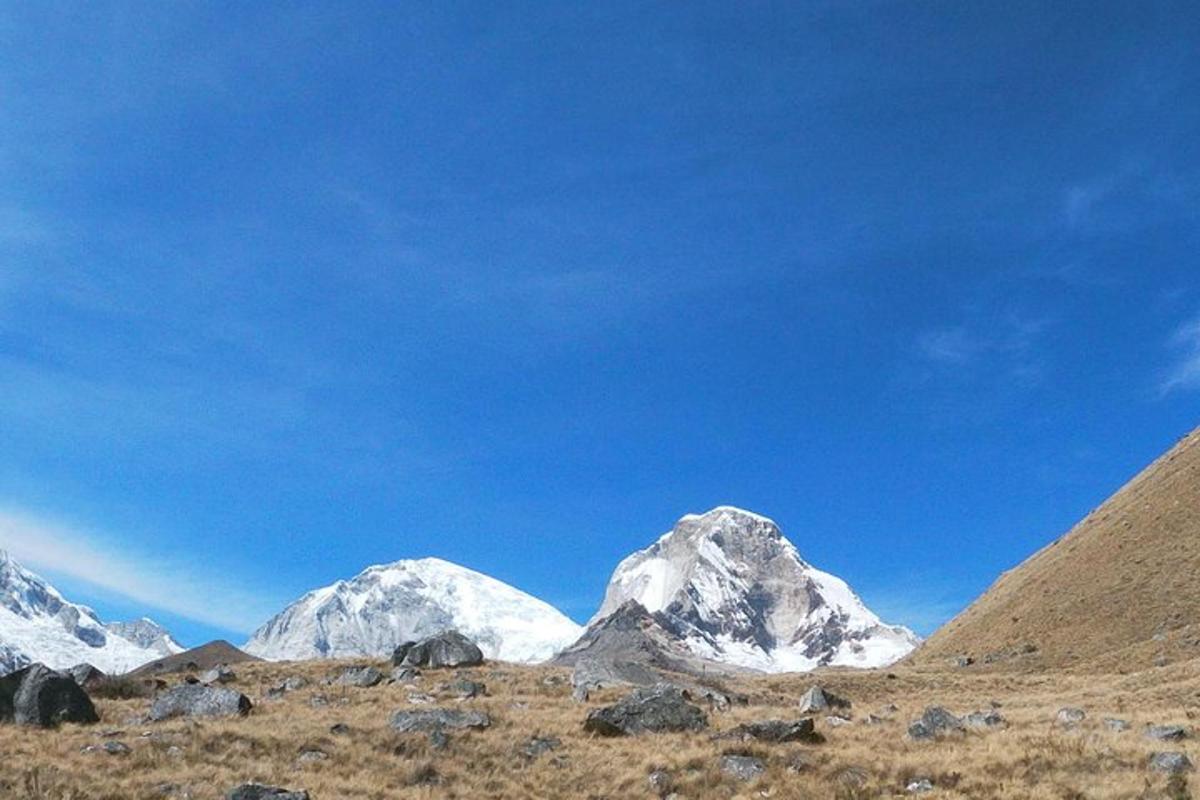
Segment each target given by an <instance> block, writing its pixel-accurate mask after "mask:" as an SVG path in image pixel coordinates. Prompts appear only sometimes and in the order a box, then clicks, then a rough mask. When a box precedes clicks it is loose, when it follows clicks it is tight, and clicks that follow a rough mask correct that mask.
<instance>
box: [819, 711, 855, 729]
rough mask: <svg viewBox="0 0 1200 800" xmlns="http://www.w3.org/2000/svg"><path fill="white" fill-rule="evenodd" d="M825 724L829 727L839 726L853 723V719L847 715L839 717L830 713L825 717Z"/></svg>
mask: <svg viewBox="0 0 1200 800" xmlns="http://www.w3.org/2000/svg"><path fill="white" fill-rule="evenodd" d="M825 724H826V725H828V726H829V727H831V728H840V727H842V726H843V725H853V724H854V721H853V720H851V719H849V718H847V717H840V716H837V715H836V714H832V715H830V716H828V717H826V718H825Z"/></svg>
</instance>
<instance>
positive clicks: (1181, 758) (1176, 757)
mask: <svg viewBox="0 0 1200 800" xmlns="http://www.w3.org/2000/svg"><path fill="white" fill-rule="evenodd" d="M1146 766H1147V768H1148V769H1149V770H1150V771H1151V772H1165V773H1167V774H1169V775H1179V774H1181V773H1184V772H1191V771H1192V769H1193V767H1192V760H1191V759H1190V758H1188V757H1187V755H1186V754H1184V753H1151V754H1150V760H1149V762H1148V763H1147V765H1146Z"/></svg>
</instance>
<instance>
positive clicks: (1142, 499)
mask: <svg viewBox="0 0 1200 800" xmlns="http://www.w3.org/2000/svg"><path fill="white" fill-rule="evenodd" d="M1198 575H1200V430H1198V431H1193V432H1192V433H1191V434H1189V435H1188V436H1187V437H1185V438H1184V439H1183V440H1182V441H1180V442H1179V444H1177V445H1176V446H1175V447H1174V448H1172V449H1171V451H1170V452H1168V453H1167V454H1166V455H1164V456H1163V457H1162V458H1160V459H1159V460H1157V461H1156V462H1154V464H1152V465H1151V466H1150V467H1148V468H1147V469H1146V470H1144V471H1143V472H1142V473H1141V474H1140V475H1138V476H1137V477H1136V478H1134V479H1133V480H1132V481H1130V482H1129V483H1128V484H1127V485H1126V486H1125V487H1124V488H1122V489H1121V490H1120V491H1119V492H1117V494H1115V495H1113V497H1112V498H1111V499H1109V500H1108V501H1107V502H1105V503H1104V505H1102V506H1101V507H1100V508H1098V509H1096V510H1095V511H1093V512H1092V513H1091V514H1089V515H1088V516H1087V518H1086V519H1084V520H1083V521H1082V522H1081V523H1079V524H1078V525H1077V526H1076V527H1075V528H1074V529H1072V530H1071V531H1070V532H1069V533H1068V534H1067V535H1066V536H1064V537H1063V538H1062V539H1060V540H1058V541H1057V542H1055V543H1054V544H1052V545H1050V546H1049V547H1046V548H1044V549H1043V550H1041V551H1040V552H1038V553H1036V554H1035V555H1034V556H1032V557H1031V558H1030V559H1028V560H1027V561H1026V562H1024V563H1023V564H1021V565H1020V566H1019V567H1017V568H1016V569H1013V570H1011V571H1009V572H1007V573H1005V574H1004V575H1002V576H1001V577H1000V579H999V580H997V581H996V583H995V584H994V585H993V586H992V587H991V588H990V589H989V590H988V591H987V592H986V593H984V594H983V595H982V596H981V597H980V598H979V599H978V600H976V601H975V603H973V604H972V605H971V606H970V607H969V608H967V609H966V610H965V611H964V612H963V613H962V614H960V615H959V616H958V617H956V618H955V619H953V620H952V621H951V622H949V623H948V624H947V625H945V626H944V627H943V628H941V629H940V630H939V631H937V633H935V634H934V635H933V636H932V637H930V639H929V641H928V642H927V643H926V644H925V646H924V647H922V648H921V649H920V650H919V651H918V652H917V653H916V654H914V656H913V657H912V660H913V661H914V662H915V663H937V662H945V661H946V660H947V659H950V658H953V657H955V656H958V655H960V654H967V655H971V656H974V657H975V658H976V659H982V657H983V656H985V655H987V654H989V653H1011V652H1012V651H1014V650H1020V649H1021V648H1022V647H1024V646H1025V645H1027V644H1032V645H1035V646H1036V647H1037V648H1038V652H1037V654H1036V655H1033V656H1028V657H1022V658H1017V659H1009V660H1008V661H1007V662H1006V663H1007V664H1008V665H1013V666H1024V667H1030V668H1046V667H1052V668H1078V669H1084V670H1093V669H1097V668H1099V669H1105V670H1121V669H1124V670H1137V669H1144V668H1147V667H1150V666H1152V665H1153V664H1155V663H1162V662H1163V661H1180V660H1187V659H1191V658H1195V657H1197V656H1200V628H1198V627H1197V626H1196V625H1195V624H1193V623H1194V622H1195V621H1197V620H1200V591H1198V589H1200V583H1198V580H1200V579H1198V578H1197V576H1198Z"/></svg>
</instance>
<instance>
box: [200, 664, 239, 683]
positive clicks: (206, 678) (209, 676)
mask: <svg viewBox="0 0 1200 800" xmlns="http://www.w3.org/2000/svg"><path fill="white" fill-rule="evenodd" d="M236 680H237V674H236V673H234V671H233V670H232V669H230V668H229V665H228V664H218V665H217V666H215V667H213V668H212V669H210V670H209V671H208V672H205V673H203V674H201V675H200V682H201V683H204V684H213V683H233V682H234V681H236Z"/></svg>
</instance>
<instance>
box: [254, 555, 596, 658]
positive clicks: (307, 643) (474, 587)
mask: <svg viewBox="0 0 1200 800" xmlns="http://www.w3.org/2000/svg"><path fill="white" fill-rule="evenodd" d="M449 629H455V630H458V631H460V632H462V633H463V634H465V635H466V636H467V637H468V638H470V639H471V640H472V641H474V642H475V643H476V644H477V645H479V647H480V649H482V650H483V652H484V655H486V656H487V657H488V658H493V659H499V660H502V661H516V662H536V661H544V660H545V659H547V658H549V657H550V656H552V655H554V653H556V652H557V651H558V650H560V649H562V648H563V647H565V646H566V645H568V644H570V643H571V642H573V641H575V639H577V638H578V637H579V634H580V632H581V631H582V629H581V628H580V627H579V626H578V625H576V624H575V623H574V622H572V621H571V620H569V619H568V618H567V617H565V616H564V615H563V614H561V613H560V612H558V611H557V610H555V609H554V608H553V607H552V606H550V605H548V604H546V603H544V602H542V601H541V600H538V599H537V598H535V597H531V596H530V595H528V594H525V593H524V592H522V591H519V590H517V589H514V588H513V587H511V586H509V585H508V584H505V583H502V582H500V581H498V580H496V579H494V578H490V577H488V576H487V575H483V574H481V573H479V572H475V571H474V570H470V569H467V568H465V567H460V566H458V565H456V564H451V563H449V562H447V561H442V560H440V559H436V558H425V559H420V560H415V561H397V562H395V563H394V564H387V565H383V566H376V567H370V568H368V569H366V570H364V571H363V572H362V573H360V574H359V575H358V576H357V577H355V578H353V579H351V580H348V581H338V582H337V583H335V584H333V585H331V586H326V587H325V588H323V589H317V590H316V591H312V592H309V593H308V594H306V595H304V596H303V597H301V598H300V599H299V600H297V601H296V602H295V603H293V604H292V605H290V606H288V607H287V608H286V609H284V610H283V611H282V612H281V613H280V614H278V615H277V616H275V617H274V618H273V619H271V620H270V621H269V622H267V623H266V624H265V625H263V626H262V627H261V628H259V630H258V631H257V632H255V634H254V636H253V637H252V638H251V639H250V641H249V642H248V643H247V644H246V645H245V647H244V649H245V651H246V652H248V653H250V654H252V655H255V656H259V657H261V658H266V659H269V660H302V659H309V658H347V657H358V656H372V657H383V656H388V655H391V653H392V651H393V650H394V648H395V647H396V646H397V645H399V644H403V643H404V642H408V641H417V640H420V639H424V638H426V637H429V636H432V635H434V634H438V633H441V632H442V631H445V630H449Z"/></svg>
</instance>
